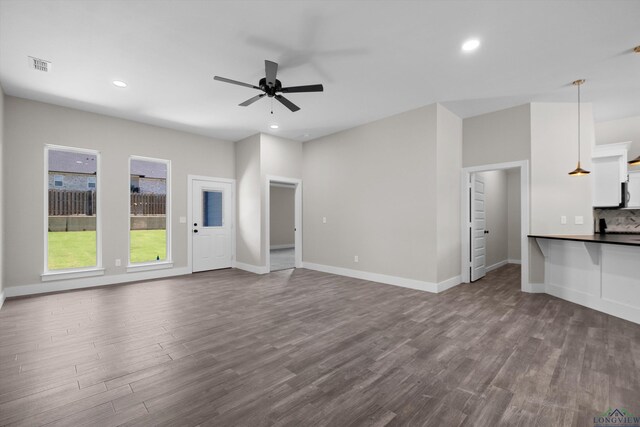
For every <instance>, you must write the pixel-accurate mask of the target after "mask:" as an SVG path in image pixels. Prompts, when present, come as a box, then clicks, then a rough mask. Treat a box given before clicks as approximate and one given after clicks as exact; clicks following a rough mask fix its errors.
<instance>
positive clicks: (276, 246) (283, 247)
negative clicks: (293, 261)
mask: <svg viewBox="0 0 640 427" xmlns="http://www.w3.org/2000/svg"><path fill="white" fill-rule="evenodd" d="M295 247H296V245H294V244H288V245H271V246H270V247H269V249H295Z"/></svg>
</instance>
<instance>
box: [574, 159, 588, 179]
mask: <svg viewBox="0 0 640 427" xmlns="http://www.w3.org/2000/svg"><path fill="white" fill-rule="evenodd" d="M590 173H591V172H589V171H588V170H584V169H582V168H581V167H580V162H578V166H577V167H576V168H575V169H574V170H572V171H571V172H569V175H571V176H582V175H589V174H590Z"/></svg>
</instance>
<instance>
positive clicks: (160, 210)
mask: <svg viewBox="0 0 640 427" xmlns="http://www.w3.org/2000/svg"><path fill="white" fill-rule="evenodd" d="M130 197H131V215H166V210H167V209H166V207H167V196H166V195H165V194H140V193H131V194H130ZM95 214H96V192H95V191H70V190H53V189H50V190H49V216H69V215H85V216H93V215H95Z"/></svg>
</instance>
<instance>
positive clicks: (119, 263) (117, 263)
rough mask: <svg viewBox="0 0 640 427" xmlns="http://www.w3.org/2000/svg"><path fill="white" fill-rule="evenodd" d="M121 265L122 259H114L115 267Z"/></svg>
mask: <svg viewBox="0 0 640 427" xmlns="http://www.w3.org/2000/svg"><path fill="white" fill-rule="evenodd" d="M121 265H122V261H120V260H119V259H117V260H116V267H120V266H121Z"/></svg>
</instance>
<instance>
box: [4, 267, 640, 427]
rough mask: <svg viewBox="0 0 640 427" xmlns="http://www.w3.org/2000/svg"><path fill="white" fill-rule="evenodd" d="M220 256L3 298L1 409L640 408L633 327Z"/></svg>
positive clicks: (569, 411)
mask: <svg viewBox="0 0 640 427" xmlns="http://www.w3.org/2000/svg"><path fill="white" fill-rule="evenodd" d="M519 274H520V272H519V268H518V267H517V266H511V265H510V266H506V267H504V268H501V269H499V270H496V271H494V272H492V273H489V275H488V276H487V277H486V278H485V279H483V280H482V281H481V282H478V283H476V284H472V285H460V286H457V287H455V288H453V289H451V290H449V291H447V292H444V293H442V294H439V295H435V294H429V293H424V292H419V291H413V290H410V289H403V288H398V287H394V286H388V285H382V284H377V283H372V282H366V281H362V280H356V279H350V278H346V277H340V276H334V275H330V274H324V273H318V272H314V271H310V270H290V271H281V272H276V273H271V274H268V275H264V276H256V275H253V274H250V273H245V272H242V271H238V270H225V271H217V272H208V273H200V274H194V275H192V276H184V277H180V278H174V279H168V280H159V281H152V282H144V283H137V284H129V285H124V286H111V287H105V288H98V289H90V290H82V291H75V292H68V293H60V294H52V295H45V296H38V297H31V298H24V299H16V300H8V301H6V303H5V305H4V307H3V308H2V310H1V311H0V425H28V426H36V425H44V424H48V425H65V426H83V425H91V426H110V425H114V426H115V425H120V424H124V425H136V426H138V425H140V426H148V425H185V426H189V425H193V426H195V425H201V426H227V425H233V426H260V425H289V426H310V425H335V426H346V425H376V426H383V425H429V426H455V425H482V426H496V425H525V426H529V425H535V424H538V425H542V426H561V425H580V426H592V425H593V420H592V417H593V416H594V415H596V414H599V413H601V412H602V411H604V410H606V409H607V408H609V407H612V408H615V407H620V408H625V409H627V410H628V411H629V412H631V413H633V414H636V415H638V414H640V372H639V368H640V326H639V325H636V324H633V323H630V322H626V321H623V320H620V319H617V318H614V317H611V316H608V315H605V314H602V313H599V312H596V311H593V310H590V309H587V308H584V307H581V306H578V305H575V304H571V303H568V302H566V301H562V300H559V299H556V298H554V297H551V296H548V295H540V294H539V295H532V294H525V293H521V292H520V291H519Z"/></svg>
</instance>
